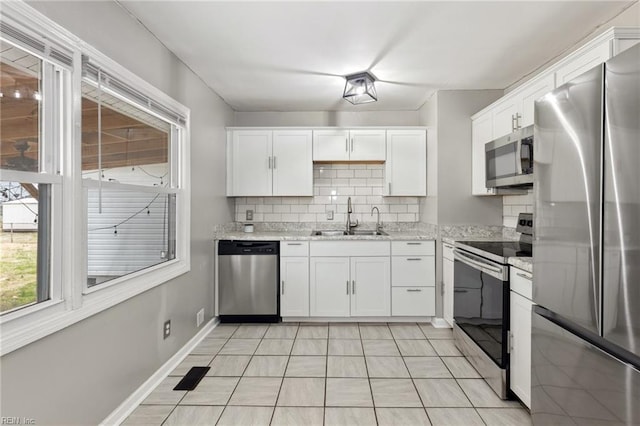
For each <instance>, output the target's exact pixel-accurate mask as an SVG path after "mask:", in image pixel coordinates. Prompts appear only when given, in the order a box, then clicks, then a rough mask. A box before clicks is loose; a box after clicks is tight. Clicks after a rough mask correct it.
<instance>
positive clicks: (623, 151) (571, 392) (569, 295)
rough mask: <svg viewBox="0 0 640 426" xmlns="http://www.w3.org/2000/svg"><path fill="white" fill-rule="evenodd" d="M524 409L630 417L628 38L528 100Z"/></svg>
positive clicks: (636, 333)
mask: <svg viewBox="0 0 640 426" xmlns="http://www.w3.org/2000/svg"><path fill="white" fill-rule="evenodd" d="M535 122H536V124H535V129H534V161H535V163H534V170H535V180H534V193H535V213H534V218H535V236H534V245H533V256H534V266H533V280H534V282H533V299H534V303H535V304H536V305H537V306H534V312H533V318H532V324H533V325H532V352H531V364H532V368H531V385H532V389H531V392H532V394H531V399H532V403H531V414H532V418H533V423H534V424H536V425H551V424H562V425H565V424H567V425H639V424H640V46H638V45H637V46H635V47H632V48H631V49H629V50H627V51H625V52H623V53H621V54H620V55H618V56H616V57H614V58H612V59H611V60H609V61H607V62H606V63H605V64H603V65H602V66H598V67H596V68H594V69H592V70H590V71H588V72H586V73H584V74H582V75H581V76H579V77H577V78H575V79H574V80H573V81H571V82H569V83H567V84H565V85H563V86H561V87H559V88H557V89H556V90H554V91H552V92H550V93H549V94H547V95H546V96H544V97H543V98H541V99H540V100H538V101H537V102H536V104H535Z"/></svg>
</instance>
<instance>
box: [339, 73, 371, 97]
mask: <svg viewBox="0 0 640 426" xmlns="http://www.w3.org/2000/svg"><path fill="white" fill-rule="evenodd" d="M345 78H346V79H347V82H346V83H345V85H344V94H343V95H342V97H343V98H345V99H346V100H348V101H349V102H351V103H352V104H354V105H356V104H366V103H368V102H375V101H377V100H378V95H377V93H376V87H375V86H374V84H373V82H374V81H375V79H374V78H373V76H372V75H371V74H369V73H368V72H361V73H358V74H352V75H348V76H346V77H345Z"/></svg>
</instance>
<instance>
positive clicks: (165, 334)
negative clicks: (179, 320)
mask: <svg viewBox="0 0 640 426" xmlns="http://www.w3.org/2000/svg"><path fill="white" fill-rule="evenodd" d="M162 335H163V337H164V338H165V339H166V338H167V337H169V336H171V320H166V321H165V322H164V326H163V327H162Z"/></svg>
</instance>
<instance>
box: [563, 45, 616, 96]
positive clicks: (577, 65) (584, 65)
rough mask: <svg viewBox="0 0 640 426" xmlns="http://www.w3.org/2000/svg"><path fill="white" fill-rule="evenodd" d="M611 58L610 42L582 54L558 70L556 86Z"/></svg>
mask: <svg viewBox="0 0 640 426" xmlns="http://www.w3.org/2000/svg"><path fill="white" fill-rule="evenodd" d="M610 57H611V43H610V42H609V41H603V42H601V43H600V44H598V45H597V46H595V47H594V48H592V49H589V50H586V51H583V52H581V53H580V54H578V55H577V56H576V57H574V58H572V59H571V60H570V61H569V62H567V63H565V64H564V65H562V66H561V67H560V68H558V69H557V70H556V73H555V74H556V85H557V86H562V85H563V84H565V83H567V82H569V81H571V80H573V79H574V78H575V77H577V76H579V75H580V74H582V73H584V72H586V71H589V70H590V69H591V68H593V67H595V66H596V65H600V64H601V63H603V62H604V61H606V60H607V59H609V58H610Z"/></svg>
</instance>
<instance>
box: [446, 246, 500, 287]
mask: <svg viewBox="0 0 640 426" xmlns="http://www.w3.org/2000/svg"><path fill="white" fill-rule="evenodd" d="M453 258H454V260H459V261H460V262H462V263H464V264H467V265H469V266H471V267H472V268H475V269H479V270H481V271H482V272H487V273H489V274H490V275H493V276H496V274H499V275H500V276H502V277H503V281H504V280H505V279H506V277H504V268H503V267H500V266H496V265H494V264H491V263H488V262H487V261H486V260H485V259H483V258H482V257H480V256H475V255H473V254H470V253H463V252H462V251H460V250H457V249H454V250H453Z"/></svg>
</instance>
